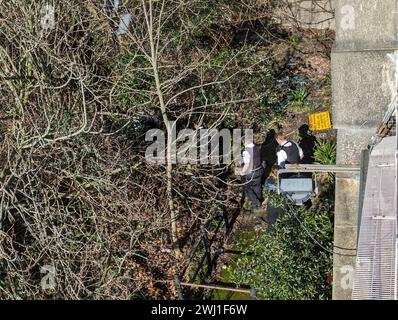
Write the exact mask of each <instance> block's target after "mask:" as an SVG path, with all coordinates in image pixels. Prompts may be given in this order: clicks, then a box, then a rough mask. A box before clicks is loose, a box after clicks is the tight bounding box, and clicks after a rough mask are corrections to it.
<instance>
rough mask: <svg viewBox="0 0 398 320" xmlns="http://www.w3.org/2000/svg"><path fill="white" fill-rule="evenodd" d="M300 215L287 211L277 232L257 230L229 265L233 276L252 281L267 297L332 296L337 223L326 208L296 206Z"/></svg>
mask: <svg viewBox="0 0 398 320" xmlns="http://www.w3.org/2000/svg"><path fill="white" fill-rule="evenodd" d="M295 210H296V211H297V212H296V214H297V216H298V219H299V220H300V221H301V222H302V223H303V225H304V226H305V228H306V229H307V230H308V232H307V231H305V230H304V228H303V227H302V225H300V223H299V222H298V220H297V219H296V218H295V217H294V216H293V215H292V214H291V213H289V212H284V213H283V214H282V215H281V216H280V217H279V219H278V220H277V222H276V223H275V225H274V226H273V228H272V230H271V232H262V233H257V234H255V235H254V236H253V238H252V239H251V240H250V241H249V242H247V241H242V242H241V243H240V244H239V245H238V247H239V250H241V251H243V252H244V253H245V254H244V255H242V256H240V257H239V259H238V260H237V261H235V262H234V263H232V264H231V265H230V266H229V267H228V271H229V273H230V279H231V281H232V282H234V283H235V284H237V285H243V284H245V285H250V286H251V287H252V288H254V289H255V290H256V291H257V292H258V294H259V296H260V298H262V299H276V300H303V299H322V300H323V299H330V298H331V285H330V283H328V280H327V279H328V275H329V274H330V273H331V270H332V255H331V254H330V252H328V251H326V250H323V249H321V247H320V246H319V245H318V244H316V243H315V241H314V240H313V239H311V236H310V235H309V234H311V235H312V236H313V237H314V238H315V239H316V241H318V242H319V243H320V244H321V245H322V246H323V247H325V248H327V249H329V250H331V247H332V239H333V223H332V219H331V216H330V213H329V212H328V210H326V209H322V210H320V211H311V210H307V209H305V208H304V207H296V209H295Z"/></svg>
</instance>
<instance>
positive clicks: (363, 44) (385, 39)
mask: <svg viewBox="0 0 398 320" xmlns="http://www.w3.org/2000/svg"><path fill="white" fill-rule="evenodd" d="M334 1H335V8H336V9H337V10H336V12H335V17H336V21H337V23H338V29H339V30H338V31H339V32H337V33H336V49H338V50H363V49H368V48H369V49H372V48H373V49H382V48H383V49H386V48H394V47H396V45H397V41H398V24H397V19H398V1H394V0H334Z"/></svg>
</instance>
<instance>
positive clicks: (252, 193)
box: [242, 167, 264, 208]
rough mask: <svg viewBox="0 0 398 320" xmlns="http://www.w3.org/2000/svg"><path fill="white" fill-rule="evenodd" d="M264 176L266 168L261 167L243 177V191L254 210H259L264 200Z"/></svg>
mask: <svg viewBox="0 0 398 320" xmlns="http://www.w3.org/2000/svg"><path fill="white" fill-rule="evenodd" d="M263 175H264V168H263V167H261V168H259V169H257V170H255V171H253V172H252V173H250V174H248V175H245V176H243V177H242V183H244V185H243V191H244V192H245V194H246V196H247V197H248V198H249V201H250V202H251V205H252V207H253V208H259V207H260V206H261V202H262V199H263V184H262V180H263Z"/></svg>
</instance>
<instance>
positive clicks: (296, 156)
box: [275, 133, 304, 169]
mask: <svg viewBox="0 0 398 320" xmlns="http://www.w3.org/2000/svg"><path fill="white" fill-rule="evenodd" d="M275 140H276V141H277V142H278V144H279V147H278V152H277V154H276V155H277V158H278V166H279V168H281V169H283V168H285V165H286V164H298V163H300V160H302V159H303V158H304V153H303V150H302V149H301V148H300V146H299V145H298V144H297V143H296V142H294V141H291V140H290V141H288V140H286V138H285V136H284V135H283V134H282V133H277V134H276V135H275Z"/></svg>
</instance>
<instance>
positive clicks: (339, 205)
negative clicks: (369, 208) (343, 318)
mask: <svg viewBox="0 0 398 320" xmlns="http://www.w3.org/2000/svg"><path fill="white" fill-rule="evenodd" d="M334 5H335V10H336V13H335V16H336V24H335V25H336V41H335V45H334V49H333V52H332V87H333V124H334V128H335V129H337V130H338V131H337V132H338V133H337V163H338V164H352V165H359V164H360V154H361V152H360V151H361V150H362V149H366V147H367V145H368V143H369V139H370V137H371V136H372V135H373V134H375V132H376V130H377V128H378V126H379V124H380V122H381V120H382V118H383V116H384V113H385V112H386V109H387V106H388V104H389V103H390V102H391V101H392V100H393V98H394V95H395V93H396V68H395V64H393V63H392V61H391V60H390V59H389V58H388V56H387V54H389V53H392V52H393V50H394V48H395V47H397V46H398V45H397V44H398V38H397V35H398V29H397V26H398V23H397V22H398V12H397V13H394V11H398V10H397V9H398V6H397V5H398V2H397V1H396V0H383V1H380V0H335V3H334ZM359 184H360V183H359V175H347V174H345V175H343V174H339V175H337V177H336V208H335V245H336V246H339V247H343V248H347V249H352V248H356V243H357V219H358V218H357V217H358V200H359ZM335 252H337V253H340V254H343V255H338V254H335V255H334V259H333V299H351V295H352V283H353V272H354V268H355V256H354V255H355V253H356V251H353V250H342V249H340V248H335Z"/></svg>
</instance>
